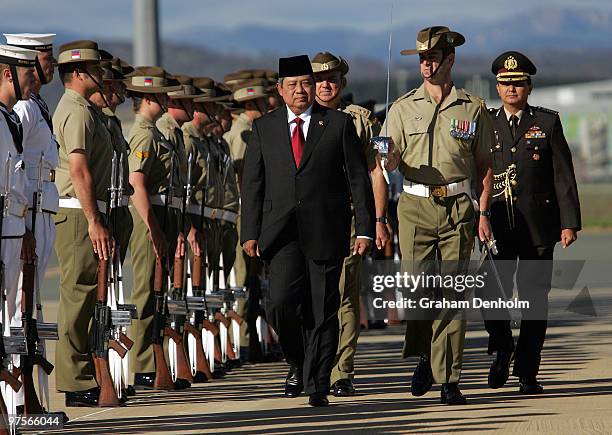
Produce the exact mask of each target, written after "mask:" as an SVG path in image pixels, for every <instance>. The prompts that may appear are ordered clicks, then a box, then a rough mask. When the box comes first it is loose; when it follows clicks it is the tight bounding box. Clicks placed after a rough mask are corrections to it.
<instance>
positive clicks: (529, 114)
mask: <svg viewBox="0 0 612 435" xmlns="http://www.w3.org/2000/svg"><path fill="white" fill-rule="evenodd" d="M535 120H536V119H535V116H534V114H533V111H532V110H531V108H530V107H529V106H526V107H525V109H524V110H523V116H521V121H520V122H519V125H518V128H517V129H516V136H514V141H513V143H514V145H516V144H517V143H518V142H519V140H521V137H523V136H524V135H525V133H527V130H529V127H531V126H532V125H533V124H535Z"/></svg>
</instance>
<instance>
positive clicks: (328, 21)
mask: <svg viewBox="0 0 612 435" xmlns="http://www.w3.org/2000/svg"><path fill="white" fill-rule="evenodd" d="M393 3H394V22H395V25H401V24H402V23H408V22H415V21H417V22H428V23H436V24H443V23H445V22H447V21H448V20H451V21H452V20H454V19H457V18H461V19H466V20H475V21H478V20H503V19H504V18H505V17H508V16H511V15H514V14H516V13H517V12H521V11H526V10H529V9H530V8H532V7H534V6H538V7H546V6H556V7H565V6H573V7H577V6H579V7H598V8H602V9H606V10H610V9H611V7H612V6H611V5H610V1H609V0H580V1H579V2H576V0H554V1H553V0H539V1H534V0H513V1H512V2H508V1H507V0H505V1H500V0H488V1H484V0H474V1H469V0H468V1H466V0H434V1H429V2H416V1H414V0H403V1H402V0H395V1H394V2H393ZM0 4H1V5H2V14H1V16H0V26H1V27H2V29H3V30H10V31H16V30H18V29H23V31H36V30H37V28H40V27H39V26H42V27H43V28H44V30H54V31H55V32H56V33H70V34H79V35H83V36H86V37H90V38H101V37H106V38H108V37H113V38H118V39H127V38H130V37H131V34H132V1H131V0H104V1H95V2H94V1H91V0H18V1H14V0H2V1H1V2H0ZM159 4H160V12H161V13H160V17H161V31H162V35H161V36H162V38H171V37H172V35H173V34H175V33H177V32H179V31H180V30H181V29H184V28H186V27H200V26H202V27H206V26H222V27H228V28H231V27H236V26H241V25H247V24H265V25H281V26H295V27H296V28H320V27H336V26H342V27H349V28H351V27H352V28H360V29H370V30H380V29H382V28H385V27H386V26H387V25H388V22H389V6H390V4H391V1H388V0H344V1H332V0H306V1H301V2H290V1H287V0H265V1H263V0H259V1H255V0H223V1H217V0H214V1H212V0H210V1H209V0H159Z"/></svg>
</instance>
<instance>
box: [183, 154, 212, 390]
mask: <svg viewBox="0 0 612 435" xmlns="http://www.w3.org/2000/svg"><path fill="white" fill-rule="evenodd" d="M209 160H210V159H209V156H208V155H207V156H206V176H205V182H204V187H203V188H202V199H201V204H200V210H199V216H200V221H199V228H200V229H201V230H202V231H203V230H204V223H205V222H204V210H205V206H206V190H207V188H208V180H209V177H208V173H209V172H208V169H209ZM202 250H203V252H202V255H195V254H194V256H193V270H191V286H188V287H187V307H188V309H189V318H188V320H187V321H186V322H185V326H184V328H185V331H186V332H187V333H188V334H189V335H188V338H187V343H188V350H189V360H190V362H191V372H192V374H193V375H194V380H198V381H200V382H203V381H204V380H205V379H213V373H212V372H211V370H210V367H209V365H208V361H207V359H206V354H205V352H204V342H203V338H202V330H201V328H200V327H199V326H198V325H200V324H201V323H202V320H203V318H204V317H205V316H206V312H207V306H206V297H205V293H206V286H205V285H202V270H203V269H205V268H206V264H205V261H204V260H203V259H204V255H206V254H205V253H206V250H207V247H206V239H204V246H203V247H202ZM209 323H210V322H209ZM209 326H210V325H209ZM213 326H214V325H213ZM202 327H204V326H202ZM215 328H216V327H215ZM198 373H199V375H198Z"/></svg>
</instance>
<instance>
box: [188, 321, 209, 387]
mask: <svg viewBox="0 0 612 435" xmlns="http://www.w3.org/2000/svg"><path fill="white" fill-rule="evenodd" d="M185 331H186V332H187V333H188V334H191V335H193V337H194V338H195V340H196V360H197V362H196V371H198V372H200V373H204V375H206V378H208V379H213V374H212V372H211V371H210V367H209V366H208V360H207V359H206V354H205V353H204V348H203V347H202V332H201V331H200V330H199V329H198V328H196V327H195V326H193V325H192V324H191V323H189V322H185Z"/></svg>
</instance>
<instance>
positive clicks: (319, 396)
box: [308, 392, 329, 407]
mask: <svg viewBox="0 0 612 435" xmlns="http://www.w3.org/2000/svg"><path fill="white" fill-rule="evenodd" d="M308 404H309V405H310V406H317V407H318V406H329V400H327V394H325V393H320V392H319V393H312V394H311V395H310V397H308Z"/></svg>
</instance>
